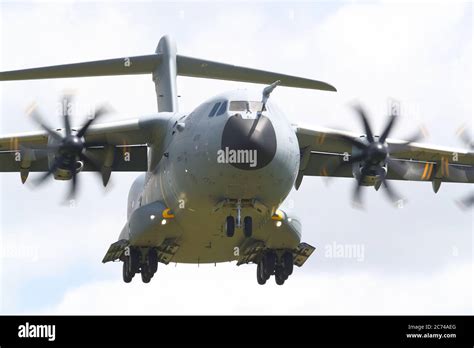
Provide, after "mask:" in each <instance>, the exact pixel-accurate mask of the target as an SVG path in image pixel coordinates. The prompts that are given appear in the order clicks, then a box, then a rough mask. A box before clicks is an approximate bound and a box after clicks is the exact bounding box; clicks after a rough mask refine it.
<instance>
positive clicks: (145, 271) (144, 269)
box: [122, 248, 158, 283]
mask: <svg viewBox="0 0 474 348" xmlns="http://www.w3.org/2000/svg"><path fill="white" fill-rule="evenodd" d="M128 254H129V255H125V257H124V259H123V270H122V276H123V281H124V282H125V283H130V282H131V281H132V279H133V277H134V276H135V274H136V273H141V276H142V281H143V282H144V283H149V282H150V280H151V278H153V276H154V275H155V273H156V271H157V270H158V254H157V252H156V249H154V248H149V249H148V250H146V252H144V253H142V252H141V251H140V250H139V249H137V248H130V250H129V253H128Z"/></svg>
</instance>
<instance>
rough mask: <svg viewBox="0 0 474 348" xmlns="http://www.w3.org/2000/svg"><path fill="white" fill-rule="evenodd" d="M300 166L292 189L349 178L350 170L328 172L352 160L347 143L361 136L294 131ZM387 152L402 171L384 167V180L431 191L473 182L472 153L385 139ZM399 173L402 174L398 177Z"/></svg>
mask: <svg viewBox="0 0 474 348" xmlns="http://www.w3.org/2000/svg"><path fill="white" fill-rule="evenodd" d="M295 132H296V135H297V138H298V142H299V147H300V153H301V162H300V169H299V174H298V178H297V180H296V183H295V186H296V188H298V187H299V186H300V184H301V181H302V179H303V177H304V176H336V177H353V173H352V168H351V166H341V170H338V171H336V172H331V171H329V170H328V168H335V167H337V166H338V165H340V164H343V163H344V162H347V160H348V159H350V158H351V156H352V152H353V149H352V145H351V143H350V142H349V141H344V140H343V139H344V138H347V139H356V140H357V139H360V138H361V136H363V135H361V134H356V133H352V132H345V131H337V130H333V129H328V128H322V127H319V128H312V129H310V128H303V127H296V128H295ZM387 144H388V145H389V146H390V148H391V149H397V147H399V149H398V151H396V155H391V156H390V157H391V158H392V159H393V160H394V165H397V166H398V167H399V169H400V168H401V169H402V170H397V171H395V170H393V169H392V170H391V168H390V167H391V166H390V165H388V166H387V167H388V168H387V169H388V172H387V176H386V178H387V179H391V180H410V181H431V182H432V183H433V188H434V189H435V191H437V190H438V189H439V185H440V183H441V182H463V183H472V182H474V153H473V152H470V151H467V150H460V149H452V148H447V147H441V146H431V145H423V144H418V143H410V144H408V145H406V143H405V142H404V141H401V140H395V139H390V138H388V139H387ZM400 172H402V173H403V174H400Z"/></svg>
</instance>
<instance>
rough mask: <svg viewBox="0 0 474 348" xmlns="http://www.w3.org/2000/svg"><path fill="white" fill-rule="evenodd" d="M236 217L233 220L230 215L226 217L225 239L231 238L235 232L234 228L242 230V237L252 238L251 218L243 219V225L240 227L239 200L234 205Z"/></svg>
mask: <svg viewBox="0 0 474 348" xmlns="http://www.w3.org/2000/svg"><path fill="white" fill-rule="evenodd" d="M236 210H237V216H236V217H235V218H234V217H233V216H232V215H229V216H227V217H226V221H225V233H226V235H227V237H233V236H234V232H235V227H237V228H242V227H243V231H244V236H245V237H247V238H249V237H251V236H252V217H251V216H246V217H245V218H244V225H243V226H242V218H241V213H242V203H241V200H240V199H239V200H238V201H237V204H236Z"/></svg>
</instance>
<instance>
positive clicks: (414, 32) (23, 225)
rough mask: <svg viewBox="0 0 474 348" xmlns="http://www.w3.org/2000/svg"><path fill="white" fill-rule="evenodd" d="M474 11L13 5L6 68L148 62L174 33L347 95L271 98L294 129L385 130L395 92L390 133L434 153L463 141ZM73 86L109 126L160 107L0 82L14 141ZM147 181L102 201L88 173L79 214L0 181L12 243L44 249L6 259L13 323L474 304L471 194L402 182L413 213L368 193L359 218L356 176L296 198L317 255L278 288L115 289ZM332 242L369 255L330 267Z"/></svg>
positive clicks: (211, 86)
mask: <svg viewBox="0 0 474 348" xmlns="http://www.w3.org/2000/svg"><path fill="white" fill-rule="evenodd" d="M471 9H472V4H455V5H452V4H451V3H449V4H441V5H440V4H429V5H427V4H424V5H412V4H405V5H400V6H398V5H396V4H391V3H374V4H372V3H371V4H363V5H360V4H351V3H348V4H347V3H344V4H337V5H333V4H329V3H299V4H291V5H290V4H289V3H277V4H274V3H259V4H253V3H245V6H242V5H241V4H232V5H224V4H216V3H208V4H206V3H204V4H203V3H199V4H187V3H186V4H183V3H180V4H170V3H158V4H151V3H140V4H133V5H132V4H129V3H127V4H114V5H112V4H105V5H104V4H92V3H87V4H78V3H69V4H66V5H62V4H54V5H47V4H37V5H34V6H32V5H31V4H2V5H1V10H2V14H1V18H2V28H3V34H2V36H1V48H2V55H0V58H1V59H2V60H1V62H0V66H1V68H0V70H7V69H15V68H23V67H32V66H41V65H50V64H61V63H67V62H77V61H83V60H93V59H102V58H104V59H105V58H112V57H119V56H129V55H140V54H147V53H151V52H154V49H155V46H156V44H157V41H158V39H159V38H160V37H161V35H163V34H165V33H171V34H174V36H175V37H176V38H177V41H178V51H179V52H180V53H181V54H184V55H190V56H197V57H202V58H205V59H210V60H216V61H222V62H226V63H233V64H240V65H244V66H252V67H257V68H262V69H266V70H272V71H281V72H283V73H289V74H298V75H302V76H307V77H312V78H316V79H321V80H324V81H327V82H329V83H332V84H334V85H335V86H336V87H337V88H338V90H339V92H338V93H336V94H334V93H325V92H315V91H308V90H300V89H289V88H280V87H279V88H277V89H276V90H275V92H274V94H272V98H275V100H277V102H278V104H280V105H281V106H282V108H283V109H284V110H285V111H286V112H287V114H288V116H289V118H290V119H291V121H292V122H296V123H305V124H314V125H323V126H332V127H335V126H341V127H345V128H347V129H351V130H355V131H358V130H360V129H361V128H360V125H359V123H358V120H357V119H356V118H355V117H354V115H353V114H352V113H351V112H350V110H349V109H348V108H347V103H348V101H352V100H353V99H354V98H357V99H361V100H362V101H363V102H364V103H365V104H366V105H367V106H368V108H369V110H370V111H371V112H372V115H373V119H372V121H373V124H374V128H376V129H377V130H379V129H381V128H382V127H383V125H384V122H385V116H384V115H385V106H386V105H385V104H386V98H387V97H388V96H390V97H395V98H398V99H401V100H402V103H404V104H403V105H408V109H407V111H408V112H407V113H405V114H404V115H403V117H402V120H401V122H400V123H399V124H398V125H397V129H396V130H395V131H396V136H406V135H407V134H409V133H411V132H412V131H413V129H414V128H415V127H416V125H417V123H418V120H417V118H419V119H421V120H422V121H424V122H425V123H426V124H427V125H428V127H429V128H430V131H431V134H432V137H431V139H430V142H433V143H439V144H441V145H451V146H459V145H460V144H459V143H458V142H457V140H456V138H455V137H454V135H453V134H454V131H455V129H456V128H457V127H458V125H459V124H460V123H462V121H465V120H466V119H468V118H469V116H470V115H471V114H472V97H471V95H472V75H471V74H472V63H471V62H472V34H471V25H472V16H471V13H472V12H471ZM38 28H40V29H41V30H39V29H38ZM178 83H179V87H178V88H179V94H180V95H181V96H182V97H181V98H180V108H181V110H183V111H190V110H192V109H193V108H194V107H196V106H197V105H198V104H199V103H201V102H202V101H203V100H205V99H207V98H209V97H211V96H212V95H215V94H218V93H220V92H222V90H226V89H233V88H240V87H242V86H251V88H261V86H255V85H246V84H241V83H236V82H225V81H212V80H204V79H191V78H179V79H178ZM70 87H73V88H75V89H77V90H78V91H79V95H78V99H79V102H80V103H84V104H91V103H98V102H101V101H103V100H106V101H110V102H111V104H112V105H113V106H114V107H115V109H116V110H117V111H118V113H117V114H115V115H111V116H109V118H108V119H107V118H106V119H104V121H107V120H112V119H114V120H115V119H119V118H125V117H136V116H139V115H142V114H148V113H150V112H155V110H156V101H155V95H154V88H153V84H152V82H151V78H150V76H137V77H104V78H90V79H86V78H85V79H64V80H45V81H24V82H8V83H2V84H1V85H0V88H1V97H2V101H1V105H0V107H1V109H0V112H1V117H0V123H1V126H2V128H3V130H2V133H4V132H8V133H9V132H13V131H15V132H19V131H25V130H31V129H32V128H33V126H32V124H31V123H30V122H29V121H28V120H27V119H26V118H25V117H23V116H22V115H23V110H24V108H25V107H26V106H27V105H28V104H29V103H30V102H31V101H32V100H36V101H37V102H38V104H39V106H40V108H41V110H43V112H44V114H45V117H46V118H47V119H48V120H49V121H50V123H51V124H57V123H58V118H57V116H56V115H55V114H54V112H53V111H54V110H55V103H56V102H57V98H58V97H59V94H60V93H61V91H62V90H63V89H64V88H70ZM82 116H83V115H77V116H76V117H75V120H77V121H82V118H81V117H82ZM135 176H136V173H130V174H113V176H112V180H113V183H114V184H115V186H114V188H113V189H112V190H111V191H110V192H109V194H108V195H106V196H102V194H101V188H100V185H99V184H98V183H97V182H96V180H94V179H95V178H92V176H89V175H88V174H81V179H84V180H83V181H82V182H81V193H82V194H81V196H80V205H79V206H78V207H77V208H76V209H74V210H69V209H64V208H61V207H59V206H58V202H59V201H60V200H61V199H62V197H63V193H64V186H65V183H60V182H54V183H51V184H50V185H48V186H46V187H44V188H42V189H41V190H37V191H30V190H27V189H26V188H24V187H22V186H21V184H20V180H19V175H18V174H17V173H15V174H3V175H2V177H1V181H2V183H1V188H2V193H1V194H2V196H1V197H2V198H1V200H0V203H1V204H2V206H1V207H0V214H1V227H2V233H1V234H0V235H1V236H3V242H2V244H4V245H10V246H18V245H26V246H30V245H31V246H33V247H34V248H36V249H37V250H39V257H38V260H36V261H34V262H32V261H31V260H28V259H26V258H18V259H11V258H10V259H9V260H7V261H4V260H2V266H3V267H2V268H3V274H2V286H1V287H0V291H2V296H3V305H4V306H3V311H4V312H8V313H21V312H33V311H40V310H42V311H43V313H49V312H54V313H79V312H81V311H86V312H89V313H92V312H94V313H97V314H103V313H119V312H120V313H150V312H153V313H154V314H158V313H170V314H178V313H207V311H208V312H211V313H225V314H229V313H233V312H235V313H286V312H288V313H311V314H318V313H320V314H336V313H339V314H350V313H352V314H355V313H360V314H369V313H370V314H375V313H393V314H395V313H398V314H402V313H403V314H405V313H467V312H469V311H471V307H470V303H471V302H470V301H471V299H470V298H469V293H472V285H471V284H470V281H469V280H471V279H472V273H470V272H469V267H468V265H469V263H470V262H471V263H472V261H471V257H472V214H469V213H468V214H463V213H461V212H460V211H458V210H457V209H456V207H455V205H454V204H452V200H453V199H454V198H457V197H461V196H464V194H465V190H466V186H465V185H444V184H443V186H442V188H441V191H440V192H439V193H438V194H437V195H436V196H435V195H434V194H433V193H432V191H431V187H430V185H429V184H427V183H426V184H422V183H395V187H396V188H397V189H399V190H400V191H401V192H402V193H404V194H406V195H407V196H408V198H409V202H408V205H407V206H406V208H405V209H403V210H401V211H398V210H393V209H392V208H391V207H390V206H389V204H388V203H387V202H386V201H385V200H384V198H383V196H382V192H378V193H377V192H375V191H374V190H372V189H370V188H369V189H367V190H365V191H366V192H365V193H366V198H367V200H366V201H367V209H366V211H365V212H360V211H354V210H351V209H350V204H349V196H350V192H351V190H352V185H353V181H352V180H344V179H343V180H335V182H334V183H333V184H332V185H331V186H329V187H326V186H325V185H324V184H323V182H322V181H321V180H320V179H318V178H305V179H304V180H303V185H302V187H301V189H300V191H298V192H292V193H291V196H290V197H289V200H288V201H287V203H288V202H289V201H290V200H293V204H292V208H291V209H292V211H293V212H294V213H295V214H296V215H298V216H299V217H300V219H301V221H302V224H303V236H304V241H306V242H309V243H311V244H313V245H315V246H316V247H317V248H318V249H317V250H318V251H317V252H316V254H315V255H313V256H312V257H311V258H310V260H309V261H308V264H307V265H305V267H304V268H302V269H299V270H298V271H297V272H296V274H295V275H294V277H293V278H292V279H291V280H290V281H289V282H288V283H287V284H285V286H284V287H276V285H274V284H273V283H272V284H269V286H265V287H258V286H257V285H256V284H255V283H256V282H255V279H253V278H255V275H254V268H253V267H241V268H239V269H235V266H233V265H227V264H222V265H218V266H217V268H215V269H214V268H212V267H207V266H206V267H204V266H201V267H200V268H199V269H197V266H186V265H178V266H177V268H176V269H175V268H174V267H173V266H168V267H163V269H161V270H160V274H159V275H158V276H157V279H154V281H153V283H152V284H150V285H149V286H144V285H141V284H139V282H137V283H138V284H135V283H133V284H131V285H130V286H128V285H124V284H123V283H122V282H121V281H120V280H119V279H120V267H118V265H116V264H113V265H105V266H104V265H102V264H100V260H101V258H102V256H103V253H104V252H105V250H106V248H107V247H108V245H109V244H110V243H111V242H113V241H114V240H115V239H116V238H117V236H118V233H119V230H120V229H121V227H122V224H123V223H124V222H125V216H126V214H125V206H126V197H127V192H128V187H129V186H130V184H131V182H132V181H133V178H134V177H135ZM333 242H336V243H346V244H347V243H349V244H361V245H363V246H364V250H365V257H364V261H363V262H357V261H356V260H353V259H333V258H327V257H324V253H323V252H322V250H324V247H325V246H326V245H328V244H331V243H333ZM20 271H21V272H20ZM136 280H138V279H135V280H134V282H135V281H136ZM38 289H39V290H38ZM189 289H193V291H192V292H191V293H189ZM248 294H252V296H251V297H250V298H249V296H248ZM123 299H126V300H127V301H124V300H123ZM132 299H135V300H132ZM446 299H449V300H446ZM58 301H60V302H59V303H57V302H58ZM123 302H127V304H126V305H124V304H123ZM124 306H125V307H124ZM94 308H96V309H94Z"/></svg>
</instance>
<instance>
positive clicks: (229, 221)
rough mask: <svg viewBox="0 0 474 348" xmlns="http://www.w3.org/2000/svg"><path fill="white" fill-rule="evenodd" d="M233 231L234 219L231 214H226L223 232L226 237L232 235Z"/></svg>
mask: <svg viewBox="0 0 474 348" xmlns="http://www.w3.org/2000/svg"><path fill="white" fill-rule="evenodd" d="M234 232H235V219H234V217H233V216H230V215H229V216H228V217H226V219H225V233H226V235H227V237H233V236H234Z"/></svg>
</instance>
